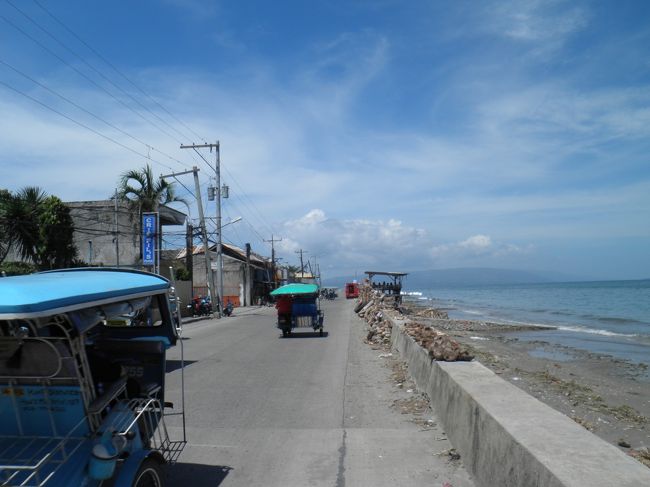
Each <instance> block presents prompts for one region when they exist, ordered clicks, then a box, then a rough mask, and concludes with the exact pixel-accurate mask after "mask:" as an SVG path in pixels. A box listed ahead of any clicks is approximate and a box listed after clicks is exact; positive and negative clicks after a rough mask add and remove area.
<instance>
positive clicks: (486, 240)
mask: <svg viewBox="0 0 650 487" xmlns="http://www.w3.org/2000/svg"><path fill="white" fill-rule="evenodd" d="M458 245H460V246H461V247H463V248H465V249H468V250H471V251H474V252H481V251H484V250H485V249H487V248H489V247H490V246H491V245H492V239H491V238H490V237H488V236H487V235H474V236H473V237H469V238H468V239H467V240H464V241H462V242H460V243H459V244H458Z"/></svg>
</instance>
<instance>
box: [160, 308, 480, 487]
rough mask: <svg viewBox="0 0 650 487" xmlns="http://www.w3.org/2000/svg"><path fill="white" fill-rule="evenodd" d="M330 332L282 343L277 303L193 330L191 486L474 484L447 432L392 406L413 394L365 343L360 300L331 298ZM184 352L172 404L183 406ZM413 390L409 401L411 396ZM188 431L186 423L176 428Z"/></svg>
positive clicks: (172, 473) (189, 340)
mask: <svg viewBox="0 0 650 487" xmlns="http://www.w3.org/2000/svg"><path fill="white" fill-rule="evenodd" d="M323 307H324V310H325V331H326V332H327V333H326V336H324V337H319V336H318V334H317V333H313V332H307V331H305V332H297V333H295V335H293V336H292V337H290V338H282V337H281V333H280V331H279V330H278V329H276V328H275V327H274V324H275V314H274V309H273V308H266V307H261V308H246V309H242V308H240V309H237V310H235V315H236V316H234V317H231V318H224V319H222V320H205V321H198V322H194V323H191V324H188V325H186V326H185V330H184V333H183V334H184V338H185V339H184V341H183V343H184V353H185V360H186V368H185V389H186V410H187V434H188V445H187V446H186V448H185V450H184V452H183V454H182V455H181V457H180V460H179V462H178V463H177V464H176V465H174V466H173V467H171V468H170V469H169V483H170V485H184V486H188V487H189V486H193V487H201V486H206V487H207V486H210V487H215V486H247V487H248V486H257V485H264V486H328V487H345V486H347V487H355V486H366V485H367V486H373V487H375V486H378V487H381V486H391V487H394V486H420V485H422V486H424V485H426V486H442V485H443V483H444V482H449V483H450V484H451V485H452V486H453V487H469V486H472V485H473V483H472V482H471V480H470V479H469V475H468V474H467V473H466V472H465V471H464V470H463V468H462V466H459V465H458V464H457V462H449V460H448V457H447V456H446V455H440V456H437V455H436V453H439V452H441V451H444V450H446V449H448V448H450V447H451V445H449V443H448V441H447V440H445V439H444V433H443V432H442V430H440V429H433V430H429V431H422V429H421V428H420V427H418V426H417V425H416V424H414V423H413V422H411V421H409V417H408V415H402V414H400V413H399V412H398V411H396V410H395V409H394V408H391V407H390V406H391V404H392V403H393V401H394V400H395V399H397V398H399V397H402V396H404V395H408V394H409V393H408V392H406V391H403V390H399V389H397V388H396V387H395V385H394V384H392V383H391V381H390V380H389V375H390V371H389V370H388V369H387V368H386V367H385V366H383V362H385V361H386V360H385V359H383V358H379V354H380V352H379V351H376V350H372V349H370V347H368V345H366V344H364V343H362V341H361V337H362V334H363V324H362V323H361V321H360V320H359V318H358V317H356V315H355V314H354V312H353V309H352V308H353V302H352V301H345V300H343V299H341V298H339V299H337V300H335V301H331V302H330V301H328V302H324V303H323ZM179 352H180V347H175V349H173V350H172V351H171V354H170V355H169V359H170V362H169V364H168V370H169V372H168V374H167V391H168V397H167V399H168V400H171V401H174V402H175V403H176V404H179V403H180V399H179V398H180V395H179V391H180V376H181V374H180V369H179V368H178V362H177V360H178V358H179V357H180V353H179ZM400 394H401V396H400ZM169 424H170V425H171V426H170V428H169V429H170V432H171V434H172V435H179V434H180V428H179V427H178V425H179V421H178V418H172V421H171V422H170V423H169Z"/></svg>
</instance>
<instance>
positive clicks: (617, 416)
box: [403, 300, 650, 467]
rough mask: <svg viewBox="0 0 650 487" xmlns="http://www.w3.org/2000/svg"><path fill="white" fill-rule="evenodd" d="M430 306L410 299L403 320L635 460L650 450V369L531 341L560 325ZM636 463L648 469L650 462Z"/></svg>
mask: <svg viewBox="0 0 650 487" xmlns="http://www.w3.org/2000/svg"><path fill="white" fill-rule="evenodd" d="M425 304H427V303H420V302H417V301H416V302H413V301H410V300H408V301H405V302H404V304H403V307H404V311H406V313H405V315H406V317H408V318H409V319H410V320H412V321H414V322H418V323H422V324H424V325H428V326H431V327H433V328H435V329H437V330H439V331H442V332H444V333H447V334H448V335H449V336H451V337H452V338H454V339H455V340H457V341H458V342H459V343H462V344H463V345H465V346H467V347H468V348H469V349H470V351H471V353H472V354H474V356H475V359H476V360H478V361H479V362H481V363H482V364H483V365H485V366H486V367H488V368H489V369H491V370H492V371H493V372H494V373H496V374H497V375H499V376H501V377H502V378H503V379H505V380H507V381H509V382H511V383H512V384H514V385H515V386H517V387H519V388H520V389H522V390H524V391H526V392H527V393H529V394H530V395H532V396H533V397H535V398H537V399H538V400H540V401H542V402H544V403H545V404H547V405H549V406H550V407H552V408H554V409H556V410H557V411H559V412H561V413H563V414H565V415H566V416H568V417H570V418H572V419H573V420H574V421H576V422H577V423H578V424H580V425H582V426H583V427H584V428H586V429H587V430H589V431H591V432H592V433H594V434H595V435H597V436H599V437H600V438H602V439H604V440H605V441H607V442H609V443H612V444H614V445H616V446H617V447H618V448H620V449H621V450H623V451H624V452H626V453H628V454H630V455H631V456H636V457H637V458H639V456H640V453H639V452H640V451H641V452H643V451H644V450H646V449H650V376H649V375H648V367H647V365H646V364H637V363H633V362H631V361H628V360H623V359H618V358H615V357H613V356H610V355H606V354H601V353H593V352H590V351H587V350H582V349H579V348H574V347H570V346H566V345H562V344H558V343H551V342H549V341H547V340H535V339H534V338H530V336H531V335H532V336H533V337H534V334H535V332H537V331H540V332H543V331H549V330H554V329H557V327H553V326H546V325H543V326H538V325H506V324H500V323H493V322H487V321H481V320H467V319H462V320H460V319H453V318H448V317H447V313H446V311H443V310H436V309H435V308H427V307H425V306H423V305H425ZM522 332H525V333H526V334H527V336H526V339H521V338H520V337H518V336H517V334H520V333H522ZM639 460H640V461H642V462H643V463H644V464H646V465H647V466H649V467H650V457H649V458H646V459H643V458H639Z"/></svg>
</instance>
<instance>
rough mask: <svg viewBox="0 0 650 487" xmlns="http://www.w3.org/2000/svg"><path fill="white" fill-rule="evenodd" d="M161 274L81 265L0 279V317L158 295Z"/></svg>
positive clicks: (162, 284)
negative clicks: (77, 267) (73, 267)
mask: <svg viewBox="0 0 650 487" xmlns="http://www.w3.org/2000/svg"><path fill="white" fill-rule="evenodd" d="M168 288H169V281H168V280H167V279H165V278H164V277H161V276H158V275H155V274H151V273H148V272H141V271H135V270H130V269H128V270H127V269H112V268H80V269H63V270H56V271H47V272H40V273H37V274H29V275H25V276H14V277H5V278H1V279H0V319H14V318H31V317H40V316H46V315H50V314H55V313H65V312H68V311H74V310H77V309H82V308H87V307H90V306H96V305H102V304H108V303H113V302H117V301H123V300H125V299H132V298H138V297H143V296H149V295H152V294H158V293H161V292H164V291H165V290H167V289H168Z"/></svg>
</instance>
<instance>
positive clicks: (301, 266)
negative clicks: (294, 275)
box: [295, 249, 308, 279]
mask: <svg viewBox="0 0 650 487" xmlns="http://www.w3.org/2000/svg"><path fill="white" fill-rule="evenodd" d="M303 252H304V253H305V254H307V253H308V252H307V251H306V250H302V249H300V250H296V251H295V253H296V254H300V274H301V276H300V278H301V279H302V278H303V277H304V274H305V265H304V264H303V263H302V254H303Z"/></svg>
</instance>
